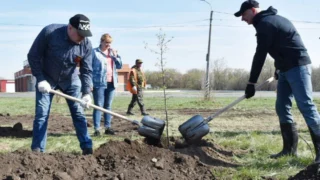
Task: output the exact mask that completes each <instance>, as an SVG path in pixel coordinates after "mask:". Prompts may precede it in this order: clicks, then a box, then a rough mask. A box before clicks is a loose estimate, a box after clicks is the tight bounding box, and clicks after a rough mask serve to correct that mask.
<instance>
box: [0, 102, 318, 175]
mask: <svg viewBox="0 0 320 180" xmlns="http://www.w3.org/2000/svg"><path fill="white" fill-rule="evenodd" d="M235 99H236V98H215V99H214V100H211V101H203V100H202V99H201V98H169V99H168V114H169V122H170V124H169V134H170V135H175V136H176V135H180V133H179V132H178V130H177V129H178V126H179V125H180V124H181V123H183V122H184V121H186V120H188V119H189V118H191V117H192V115H191V114H181V112H180V111H179V110H182V109H193V110H201V109H207V110H209V111H210V112H211V110H212V112H215V111H216V110H218V109H221V108H223V107H225V106H226V105H228V104H229V103H231V102H232V101H234V100H235ZM129 101H130V97H116V98H115V99H114V103H113V111H114V112H118V113H122V114H124V113H125V112H126V110H127V106H128V103H129ZM144 103H145V105H146V108H147V109H148V110H149V111H151V112H152V115H153V116H155V117H158V118H160V119H165V114H164V102H163V99H162V98H160V97H147V98H145V99H144ZM274 103H275V98H253V99H249V100H244V101H242V102H241V103H239V104H238V105H236V106H235V107H234V108H232V109H231V110H229V111H228V112H225V113H224V114H222V115H221V116H219V117H217V118H215V119H214V120H213V121H212V122H210V124H209V125H210V127H211V130H213V133H210V134H209V135H207V136H206V138H210V139H213V140H214V142H215V143H216V144H218V145H219V146H222V147H224V148H226V149H228V150H232V151H234V152H238V151H243V152H245V153H240V154H237V153H236V155H235V156H234V157H233V158H234V160H235V161H236V162H237V163H238V164H240V165H241V166H240V167H238V168H220V169H216V168H215V169H213V170H212V171H213V173H214V174H215V176H217V177H220V179H261V178H262V177H273V178H277V179H287V178H288V177H289V176H291V175H294V174H296V173H297V172H299V171H300V170H301V169H303V168H305V167H306V166H307V165H308V164H310V163H311V162H312V161H313V152H311V150H310V148H309V146H308V145H307V144H306V142H307V143H308V144H309V145H310V146H311V148H312V151H313V144H312V142H311V140H310V135H309V132H308V130H307V128H306V126H305V122H304V120H303V118H302V117H301V115H300V113H299V111H298V110H297V108H296V105H295V104H294V107H293V114H294V116H295V117H296V121H297V123H298V125H299V134H300V137H302V138H303V139H304V140H306V142H305V141H304V140H302V139H300V140H299V146H298V148H299V150H298V154H299V157H298V158H293V157H284V158H280V159H277V160H274V159H270V158H269V155H270V154H272V153H277V152H279V151H280V150H281V148H282V139H281V135H280V132H279V125H278V124H279V122H278V119H277V116H276V114H275V111H274ZM315 103H316V105H317V106H318V107H319V103H320V100H318V99H315ZM137 109H138V108H137V107H136V109H135V111H138V110H137ZM184 112H185V111H184ZM200 112H201V111H200ZM0 113H2V114H6V113H10V115H11V116H14V115H25V114H29V115H33V114H34V98H1V99H0ZM51 113H56V114H63V115H68V114H69V110H68V108H67V105H66V103H65V101H62V102H60V103H58V102H56V100H55V99H54V101H53V106H52V110H51ZM90 113H91V112H90V111H87V112H86V114H90ZM208 113H209V112H208ZM133 118H138V119H139V118H141V116H139V115H136V116H133ZM92 131H93V130H92V128H91V129H89V132H90V134H92V133H93V132H92ZM132 138H133V139H139V138H141V137H132ZM109 140H122V138H120V137H112V138H110V137H109V136H101V137H93V142H94V148H98V147H99V146H100V145H101V144H103V143H105V142H107V141H109ZM30 144H31V138H0V153H6V152H10V151H15V150H18V149H29V148H30ZM58 151H63V152H71V153H80V148H79V143H78V140H77V138H76V136H75V133H74V132H70V133H67V134H62V135H59V136H53V135H49V136H48V142H47V152H58Z"/></svg>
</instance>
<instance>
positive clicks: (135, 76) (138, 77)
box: [127, 59, 149, 116]
mask: <svg viewBox="0 0 320 180" xmlns="http://www.w3.org/2000/svg"><path fill="white" fill-rule="evenodd" d="M142 63H143V61H142V60H141V59H137V60H136V62H135V65H134V66H132V68H131V71H130V74H129V82H128V83H127V90H128V91H130V92H131V93H132V99H131V102H130V104H129V106H128V110H127V115H134V114H133V112H132V109H133V107H134V106H135V105H136V103H137V102H138V105H139V107H140V111H141V115H143V116H146V115H149V114H148V113H147V112H146V110H145V107H144V104H143V88H145V87H146V83H147V82H146V78H145V75H144V73H143V71H142V69H141V66H142Z"/></svg>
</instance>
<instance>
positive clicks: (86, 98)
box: [80, 94, 92, 109]
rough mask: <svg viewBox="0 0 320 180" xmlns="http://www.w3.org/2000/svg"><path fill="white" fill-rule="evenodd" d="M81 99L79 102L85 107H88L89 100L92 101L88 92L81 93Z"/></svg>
mask: <svg viewBox="0 0 320 180" xmlns="http://www.w3.org/2000/svg"><path fill="white" fill-rule="evenodd" d="M81 100H82V102H81V103H80V105H81V106H82V107H83V108H85V109H89V107H90V106H89V104H91V102H92V99H91V96H90V94H85V95H83V96H82V98H81Z"/></svg>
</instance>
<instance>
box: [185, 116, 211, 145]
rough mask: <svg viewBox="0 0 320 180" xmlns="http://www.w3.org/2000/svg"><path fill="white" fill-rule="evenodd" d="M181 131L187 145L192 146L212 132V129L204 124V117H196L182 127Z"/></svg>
mask: <svg viewBox="0 0 320 180" xmlns="http://www.w3.org/2000/svg"><path fill="white" fill-rule="evenodd" d="M179 131H180V133H181V135H182V136H183V137H184V139H185V140H186V141H187V143H189V144H192V143H195V142H197V141H199V140H200V139H201V138H202V137H203V136H205V135H207V134H208V133H209V131H210V127H209V125H208V124H207V123H205V122H204V118H203V117H202V116H200V115H195V116H193V117H192V118H190V119H189V120H187V121H186V122H184V123H183V124H182V125H180V126H179Z"/></svg>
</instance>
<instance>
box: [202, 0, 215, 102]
mask: <svg viewBox="0 0 320 180" xmlns="http://www.w3.org/2000/svg"><path fill="white" fill-rule="evenodd" d="M201 1H204V2H206V3H207V4H209V5H210V8H211V11H210V26H209V41H208V52H207V56H206V61H207V68H206V85H205V94H204V99H205V100H209V99H210V81H209V65H210V46H211V26H212V14H213V10H212V6H211V4H210V3H209V2H208V1H206V0H201Z"/></svg>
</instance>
